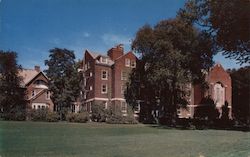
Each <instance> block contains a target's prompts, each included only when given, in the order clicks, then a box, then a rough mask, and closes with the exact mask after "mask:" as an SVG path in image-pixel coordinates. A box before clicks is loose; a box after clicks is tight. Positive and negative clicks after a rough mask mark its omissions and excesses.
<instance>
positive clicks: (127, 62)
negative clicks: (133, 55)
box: [125, 58, 130, 67]
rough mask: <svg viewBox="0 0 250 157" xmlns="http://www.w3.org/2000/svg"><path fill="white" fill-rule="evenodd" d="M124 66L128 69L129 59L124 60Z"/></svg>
mask: <svg viewBox="0 0 250 157" xmlns="http://www.w3.org/2000/svg"><path fill="white" fill-rule="evenodd" d="M125 66H126V67H130V59H129V58H125Z"/></svg>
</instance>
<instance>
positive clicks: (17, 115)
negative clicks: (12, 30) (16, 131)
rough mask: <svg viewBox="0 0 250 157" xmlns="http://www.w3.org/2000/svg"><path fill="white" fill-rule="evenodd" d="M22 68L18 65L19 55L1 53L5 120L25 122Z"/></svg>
mask: <svg viewBox="0 0 250 157" xmlns="http://www.w3.org/2000/svg"><path fill="white" fill-rule="evenodd" d="M19 70H21V66H20V65H18V64H17V54H16V52H13V51H7V52H4V51H2V50H1V51H0V108H1V110H2V112H3V116H4V118H5V119H10V120H25V116H26V114H25V109H26V101H25V99H24V96H25V90H24V89H23V88H21V86H20V84H21V81H22V78H21V77H20V76H18V72H19Z"/></svg>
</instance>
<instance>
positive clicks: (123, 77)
mask: <svg viewBox="0 0 250 157" xmlns="http://www.w3.org/2000/svg"><path fill="white" fill-rule="evenodd" d="M123 74H126V75H125V76H124V75H123ZM121 80H123V81H126V80H127V72H126V71H121Z"/></svg>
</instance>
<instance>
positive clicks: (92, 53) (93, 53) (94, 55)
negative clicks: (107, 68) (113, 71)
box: [86, 50, 100, 59]
mask: <svg viewBox="0 0 250 157" xmlns="http://www.w3.org/2000/svg"><path fill="white" fill-rule="evenodd" d="M86 51H87V52H88V53H89V54H90V55H91V57H92V58H93V59H96V58H97V57H98V56H99V55H100V54H98V53H96V52H90V51H89V50H86Z"/></svg>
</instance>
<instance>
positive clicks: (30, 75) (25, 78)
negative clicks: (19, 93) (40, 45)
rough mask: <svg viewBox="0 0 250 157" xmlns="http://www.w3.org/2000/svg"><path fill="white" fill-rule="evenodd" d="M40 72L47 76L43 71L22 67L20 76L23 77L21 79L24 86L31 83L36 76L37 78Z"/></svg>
mask: <svg viewBox="0 0 250 157" xmlns="http://www.w3.org/2000/svg"><path fill="white" fill-rule="evenodd" d="M39 74H42V75H43V76H44V77H45V78H46V79H48V78H47V76H46V75H45V74H44V73H43V72H41V71H40V72H39V71H36V70H35V69H22V70H21V71H19V74H18V75H19V76H21V77H22V81H21V86H22V87H24V86H26V85H27V84H29V83H30V81H32V80H33V79H34V78H36V77H37V76H38V75H39Z"/></svg>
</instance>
